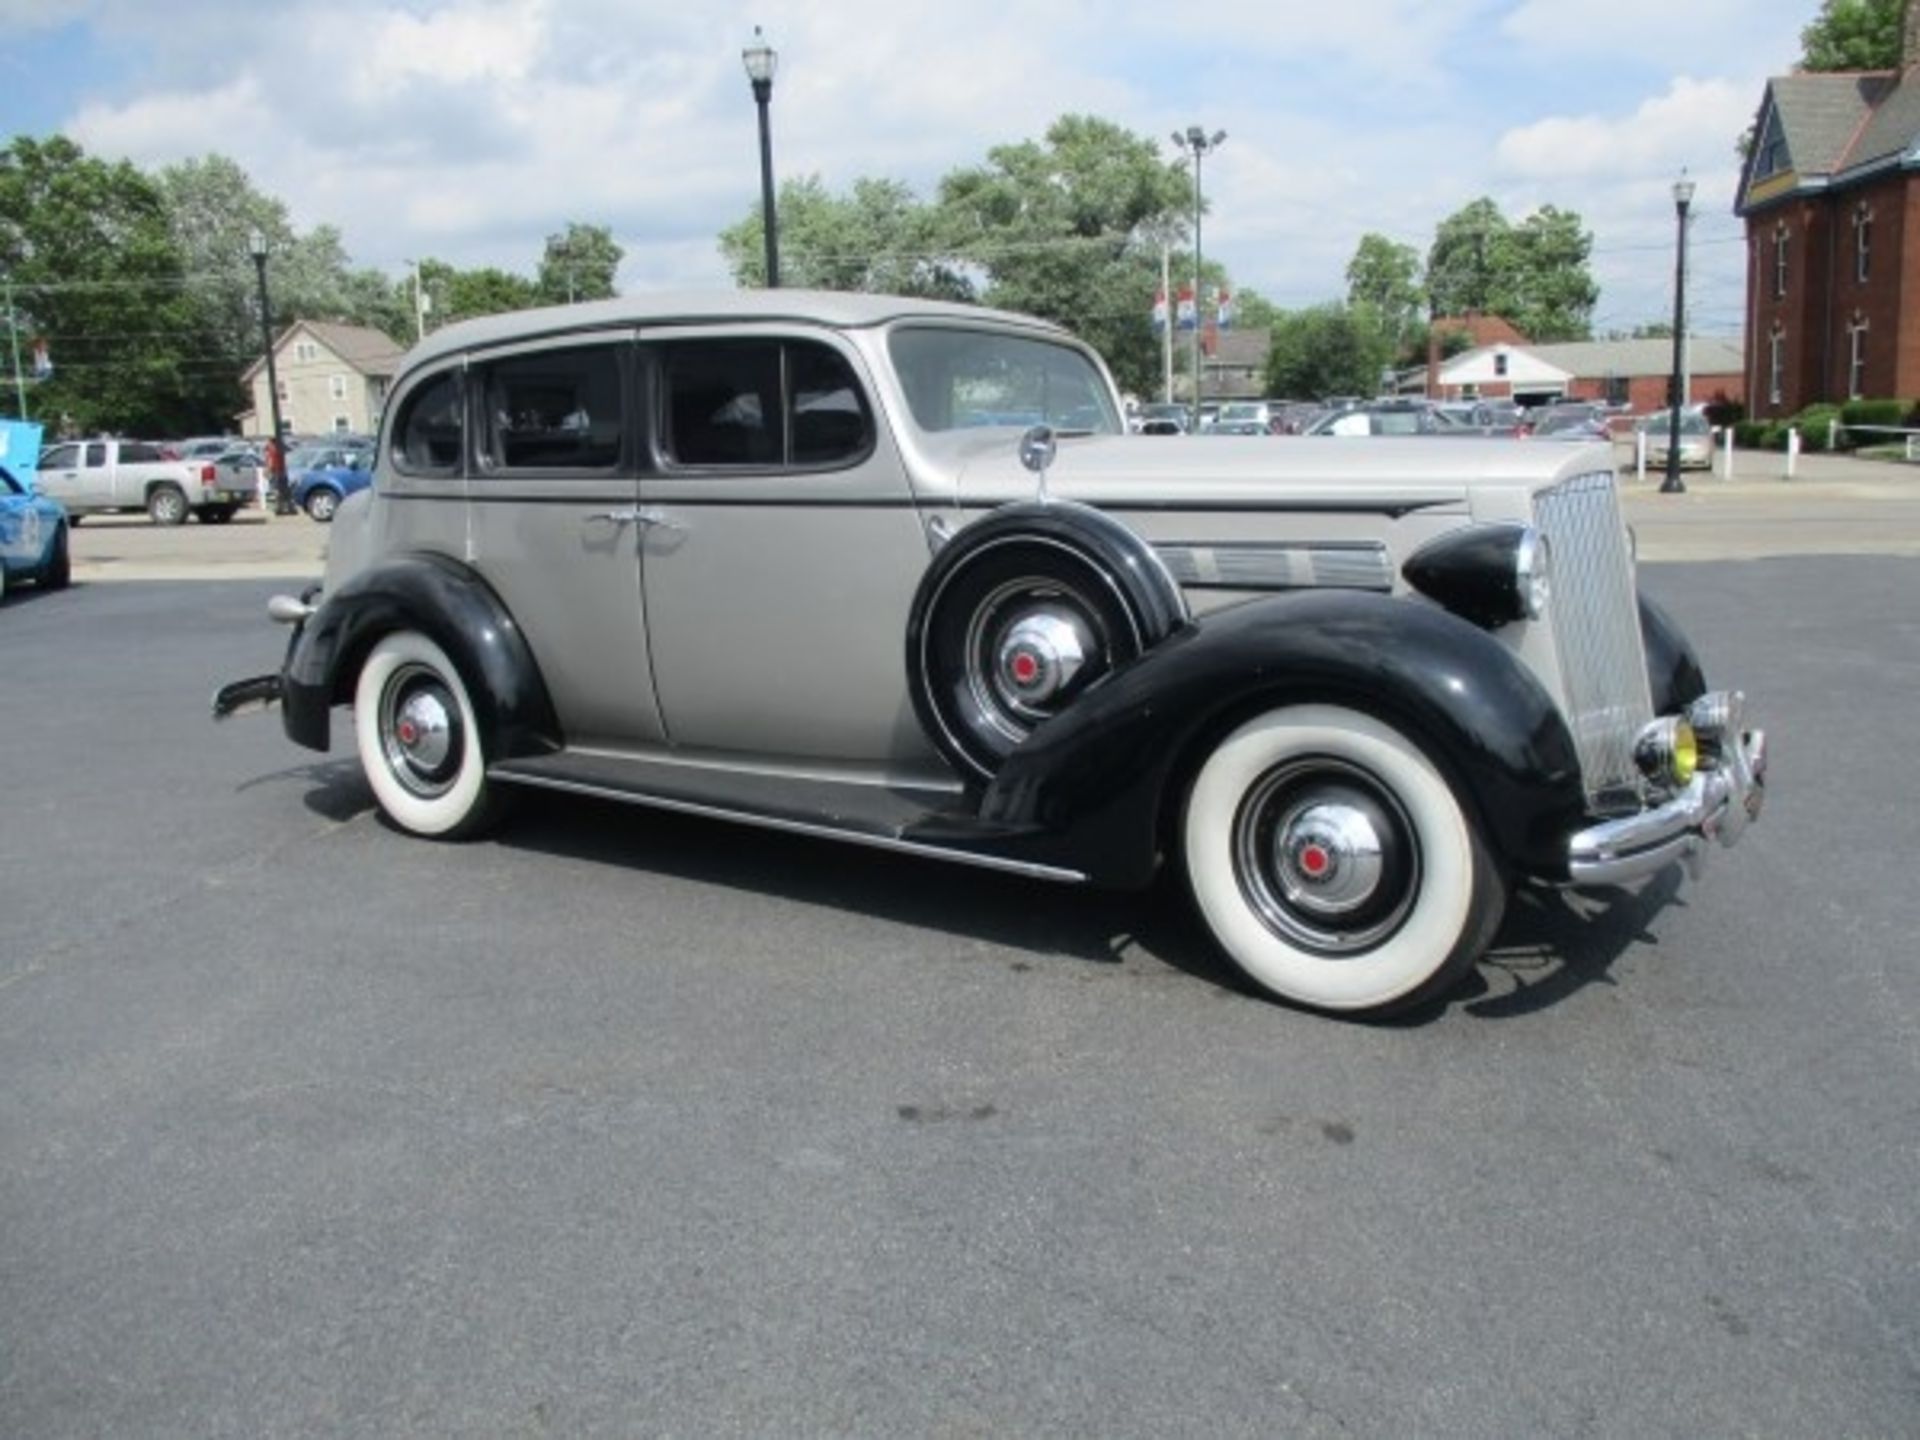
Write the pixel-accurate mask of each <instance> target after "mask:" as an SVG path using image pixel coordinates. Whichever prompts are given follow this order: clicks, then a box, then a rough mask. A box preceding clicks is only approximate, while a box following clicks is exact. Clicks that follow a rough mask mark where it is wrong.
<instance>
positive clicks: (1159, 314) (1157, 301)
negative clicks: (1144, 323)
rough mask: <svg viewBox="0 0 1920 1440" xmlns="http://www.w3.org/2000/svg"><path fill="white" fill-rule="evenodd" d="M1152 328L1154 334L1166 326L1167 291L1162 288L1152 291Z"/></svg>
mask: <svg viewBox="0 0 1920 1440" xmlns="http://www.w3.org/2000/svg"><path fill="white" fill-rule="evenodd" d="M1153 328H1154V331H1155V333H1156V334H1157V333H1158V332H1159V331H1162V330H1164V329H1166V328H1167V292H1166V291H1164V290H1156V291H1154V292H1153Z"/></svg>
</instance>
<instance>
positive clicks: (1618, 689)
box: [1533, 471, 1653, 808]
mask: <svg viewBox="0 0 1920 1440" xmlns="http://www.w3.org/2000/svg"><path fill="white" fill-rule="evenodd" d="M1533 513H1534V521H1535V523H1536V524H1537V525H1538V526H1539V528H1540V530H1541V532H1542V533H1543V534H1545V535H1546V537H1547V544H1548V545H1549V546H1550V547H1551V553H1552V557H1553V558H1552V565H1553V572H1552V573H1553V581H1552V584H1553V595H1552V599H1551V600H1550V601H1549V610H1550V613H1551V614H1552V617H1553V638H1554V644H1555V647H1556V649H1557V650H1558V652H1559V657H1560V673H1561V681H1562V684H1563V686H1564V687H1565V695H1564V703H1565V705H1566V708H1567V724H1568V728H1569V729H1571V730H1572V732H1573V739H1574V745H1575V747H1576V748H1577V749H1578V751H1579V754H1580V771H1581V776H1582V778H1583V780H1584V782H1585V784H1586V790H1587V798H1588V800H1589V801H1590V802H1591V803H1593V804H1594V805H1595V806H1596V808H1605V807H1606V806H1607V804H1608V802H1609V801H1616V802H1618V801H1625V800H1627V799H1629V798H1630V797H1637V796H1638V794H1639V790H1640V772H1639V769H1638V768H1637V767H1636V766H1635V765H1634V763H1633V742H1634V737H1635V736H1636V735H1638V734H1639V732H1640V728H1641V726H1643V725H1645V724H1646V722H1647V721H1649V720H1651V719H1652V718H1653V698H1652V693H1651V691H1650V690H1649V689H1648V686H1647V662H1646V656H1645V653H1644V651H1643V649H1642V646H1641V643H1640V602H1639V597H1638V595H1637V593H1636V591H1635V588H1634V577H1633V557H1632V555H1631V554H1630V553H1629V552H1628V549H1627V534H1626V527H1625V525H1624V524H1623V523H1622V522H1621V518H1620V502H1619V496H1618V493H1617V491H1616V488H1615V485H1614V478H1613V476H1612V474H1610V473H1609V472H1606V471H1600V472H1597V473H1595V474H1592V475H1577V476H1575V477H1574V478H1573V479H1571V480H1568V481H1564V482H1563V483H1561V484H1559V485H1556V486H1554V487H1553V488H1552V489H1551V490H1547V491H1543V492H1542V493H1541V494H1539V495H1537V496H1535V497H1534V512H1533Z"/></svg>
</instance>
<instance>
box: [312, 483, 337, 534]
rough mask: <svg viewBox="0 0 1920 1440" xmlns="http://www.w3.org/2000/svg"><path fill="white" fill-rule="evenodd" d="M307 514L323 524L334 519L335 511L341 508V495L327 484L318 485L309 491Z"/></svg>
mask: <svg viewBox="0 0 1920 1440" xmlns="http://www.w3.org/2000/svg"><path fill="white" fill-rule="evenodd" d="M306 508H307V515H308V516H309V518H311V519H314V520H318V521H319V522H320V523H321V524H322V525H325V524H327V523H328V522H329V521H331V520H332V519H333V512H334V511H336V510H338V509H339V508H340V497H339V496H338V495H336V494H335V493H334V492H333V491H331V490H329V489H327V487H326V486H324V485H320V486H316V487H315V488H314V489H312V490H309V491H308V492H307V507H306Z"/></svg>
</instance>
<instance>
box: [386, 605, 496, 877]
mask: <svg viewBox="0 0 1920 1440" xmlns="http://www.w3.org/2000/svg"><path fill="white" fill-rule="evenodd" d="M353 724H354V738H355V741H356V743H357V745H358V748H359V752H360V764H361V768H362V769H364V770H365V771H366V775H367V783H368V784H369V785H371V786H372V787H373V793H374V798H375V799H377V800H378V801H379V802H380V808H381V809H382V810H384V811H386V813H387V815H388V817H389V818H390V819H392V820H393V822H394V823H395V824H396V825H398V826H400V828H401V829H403V830H407V831H410V832H412V833H413V834H415V835H427V836H433V837H435V838H438V839H443V840H458V839H464V838H466V837H468V836H471V835H476V834H478V833H480V831H482V830H484V829H485V828H486V827H487V826H488V825H489V824H490V823H491V822H492V821H493V820H494V819H495V818H496V814H497V811H496V796H497V787H495V786H493V785H492V784H490V783H489V781H488V780H487V765H486V755H485V751H484V746H483V743H482V740H481V735H480V727H479V724H478V722H477V720H476V719H475V716H474V709H473V701H472V699H471V697H470V696H469V695H468V694H467V687H466V682H465V681H464V680H462V679H461V677H460V672H459V670H458V669H457V668H455V666H454V664H453V662H452V661H451V660H449V659H448V658H447V654H446V652H445V651H444V650H442V649H441V648H440V647H439V646H438V645H436V644H434V643H433V641H431V640H429V639H428V638H427V637H426V636H424V635H422V634H420V633H418V632H417V631H412V630H402V631H396V632H395V633H394V634H391V635H388V636H387V637H385V638H384V639H382V640H381V641H380V642H379V643H378V644H377V645H375V646H374V647H373V651H372V653H371V654H369V655H368V656H367V659H366V663H365V664H364V665H362V666H361V667H360V676H359V679H358V681H357V683H356V684H355V687H354V701H353Z"/></svg>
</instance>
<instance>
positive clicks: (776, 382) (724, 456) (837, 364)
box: [661, 340, 873, 470]
mask: <svg viewBox="0 0 1920 1440" xmlns="http://www.w3.org/2000/svg"><path fill="white" fill-rule="evenodd" d="M661 374H662V383H663V386H664V389H665V402H666V403H665V412H666V413H665V419H666V425H665V429H664V433H663V435H662V444H663V446H664V448H665V451H666V455H667V458H668V459H669V460H670V461H671V462H672V463H673V464H675V465H681V466H689V467H706V466H728V467H736V466H750V467H753V468H756V469H763V470H764V469H773V468H778V467H781V466H789V465H791V466H806V467H814V466H828V465H838V464H847V463H850V462H852V461H855V460H857V459H859V458H860V457H861V456H862V455H864V454H865V453H866V452H867V450H868V449H869V448H871V446H872V444H873V418H872V412H871V410H870V409H869V407H868V405H867V401H866V397H865V396H864V395H863V394H862V393H861V389H860V383H859V380H858V378H857V377H856V376H855V375H854V373H853V369H852V367H851V366H850V365H848V363H847V362H846V360H845V359H844V358H843V357H842V356H841V355H840V354H839V353H838V352H836V351H834V350H832V349H830V348H829V347H827V346H825V345H816V344H811V343H808V342H805V341H778V340H696V341H683V342H678V343H674V344H670V345H667V346H665V347H664V361H663V364H662V366H661Z"/></svg>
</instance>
